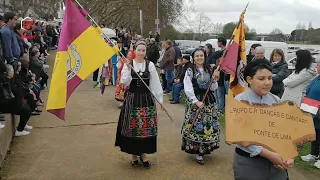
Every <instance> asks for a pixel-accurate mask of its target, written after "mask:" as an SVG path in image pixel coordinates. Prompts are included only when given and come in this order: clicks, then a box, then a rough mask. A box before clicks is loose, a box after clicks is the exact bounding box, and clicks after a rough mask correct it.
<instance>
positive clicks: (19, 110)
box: [0, 64, 32, 136]
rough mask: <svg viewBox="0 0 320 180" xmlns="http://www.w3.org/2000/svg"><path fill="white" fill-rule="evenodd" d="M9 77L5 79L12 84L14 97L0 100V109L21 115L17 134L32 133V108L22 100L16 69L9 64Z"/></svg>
mask: <svg viewBox="0 0 320 180" xmlns="http://www.w3.org/2000/svg"><path fill="white" fill-rule="evenodd" d="M6 67H7V77H6V79H5V81H6V83H8V84H9V85H10V88H11V92H12V94H13V95H14V98H13V99H8V100H6V101H3V100H1V101H0V111H1V112H3V113H12V114H15V115H20V122H19V125H18V127H17V130H16V132H15V136H26V135H28V134H30V132H29V131H30V130H31V129H32V127H31V126H28V125H27V122H28V121H29V119H30V116H31V109H30V107H29V105H28V104H25V103H23V101H22V97H23V95H22V92H21V89H20V88H19V85H18V84H16V81H15V79H14V74H15V73H14V69H13V67H12V66H11V65H9V64H7V65H6Z"/></svg>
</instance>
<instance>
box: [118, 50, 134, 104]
mask: <svg viewBox="0 0 320 180" xmlns="http://www.w3.org/2000/svg"><path fill="white" fill-rule="evenodd" d="M135 58H136V55H135V53H134V51H132V50H129V52H128V54H127V60H130V61H132V60H133V59H135ZM124 65H125V63H124V61H123V60H119V61H118V63H117V68H118V79H117V86H116V94H115V99H116V100H117V101H120V106H119V108H121V107H122V105H123V101H124V93H125V91H126V90H127V89H128V88H129V87H128V86H126V85H125V84H123V83H121V82H120V81H121V71H122V69H123V66H124Z"/></svg>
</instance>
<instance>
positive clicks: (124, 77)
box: [120, 60, 163, 104]
mask: <svg viewBox="0 0 320 180" xmlns="http://www.w3.org/2000/svg"><path fill="white" fill-rule="evenodd" d="M133 68H134V71H136V72H139V71H141V72H144V71H145V69H146V62H145V61H144V62H142V63H137V62H136V61H135V60H133ZM149 72H150V83H149V88H150V89H151V91H152V94H153V95H154V96H155V97H156V98H157V99H158V101H159V102H160V103H161V104H162V103H163V90H162V86H161V83H160V80H159V75H158V72H157V70H156V67H155V65H154V64H153V62H151V61H150V62H149ZM131 80H132V77H131V69H129V68H128V66H127V65H124V66H123V69H122V71H121V80H120V82H121V83H123V84H125V85H126V86H129V85H130V83H131Z"/></svg>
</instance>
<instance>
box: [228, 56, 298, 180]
mask: <svg viewBox="0 0 320 180" xmlns="http://www.w3.org/2000/svg"><path fill="white" fill-rule="evenodd" d="M244 78H245V79H246V81H247V83H248V85H249V89H248V90H247V91H246V92H243V93H241V94H239V95H237V96H236V97H235V99H236V100H238V101H247V102H248V103H249V104H251V105H252V104H257V105H269V106H271V105H276V104H280V103H281V101H280V98H279V97H278V96H276V95H274V94H272V93H270V90H271V88H272V65H271V64H270V62H268V61H267V60H264V59H256V60H254V61H251V62H250V63H249V64H248V65H247V66H246V68H245V70H244ZM258 120H259V119H257V121H258ZM293 163H294V160H293V159H291V160H288V161H285V160H283V159H282V157H281V156H280V155H279V154H278V153H276V152H272V151H269V150H268V149H266V148H263V147H262V146H258V145H251V146H248V147H244V146H241V145H240V144H237V145H236V149H235V153H234V158H233V171H234V179H235V180H256V179H270V180H286V179H287V178H288V174H287V172H286V171H285V170H287V169H289V168H291V167H293Z"/></svg>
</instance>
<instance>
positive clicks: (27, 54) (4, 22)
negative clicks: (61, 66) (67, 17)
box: [0, 12, 60, 136]
mask: <svg viewBox="0 0 320 180" xmlns="http://www.w3.org/2000/svg"><path fill="white" fill-rule="evenodd" d="M18 18H19V17H17V15H16V14H15V13H14V12H6V13H4V15H3V16H0V121H5V119H4V115H3V114H5V113H12V114H15V115H18V116H20V121H19V125H18V127H17V129H16V132H15V136H25V135H28V134H29V133H30V131H31V130H32V126H29V125H28V124H27V123H28V121H29V119H30V117H31V116H34V115H40V113H41V112H42V110H41V107H43V103H44V102H43V101H42V100H41V98H40V93H41V90H43V89H45V87H46V86H47V80H48V78H49V76H48V75H47V70H48V68H49V66H48V65H47V62H46V61H47V57H48V56H49V55H50V54H49V53H48V52H49V50H52V49H56V48H57V43H58V40H59V34H60V28H59V26H57V25H55V24H54V23H46V22H36V24H35V26H34V28H33V29H32V30H25V28H22V26H21V22H20V21H19V20H18ZM0 128H4V125H3V124H1V125H0Z"/></svg>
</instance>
